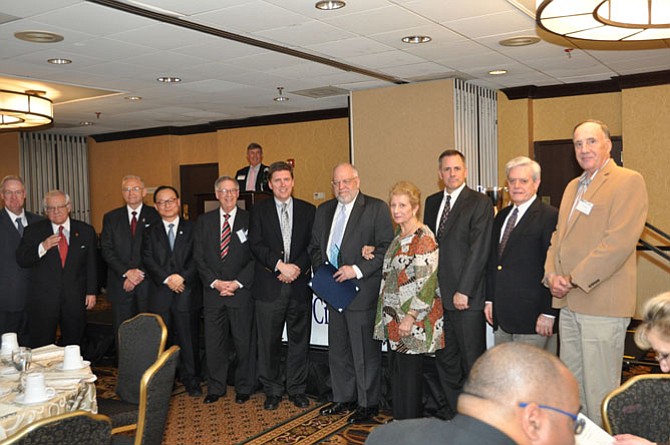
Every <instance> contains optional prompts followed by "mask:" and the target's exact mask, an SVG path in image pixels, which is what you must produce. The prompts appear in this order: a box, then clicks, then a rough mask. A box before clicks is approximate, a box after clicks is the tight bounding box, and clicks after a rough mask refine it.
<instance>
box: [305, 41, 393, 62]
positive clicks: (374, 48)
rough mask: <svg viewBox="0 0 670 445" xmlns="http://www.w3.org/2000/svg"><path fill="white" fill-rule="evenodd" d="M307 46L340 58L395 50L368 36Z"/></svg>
mask: <svg viewBox="0 0 670 445" xmlns="http://www.w3.org/2000/svg"><path fill="white" fill-rule="evenodd" d="M305 48H306V49H308V50H312V51H316V52H318V53H321V54H323V55H324V56H330V57H334V58H340V59H343V58H347V57H354V56H364V55H366V54H374V53H382V52H386V51H391V50H393V47H391V46H388V45H384V44H382V43H379V42H376V41H374V40H372V39H368V38H366V37H355V38H351V39H345V40H339V41H336V42H328V43H321V44H318V45H306V46H305Z"/></svg>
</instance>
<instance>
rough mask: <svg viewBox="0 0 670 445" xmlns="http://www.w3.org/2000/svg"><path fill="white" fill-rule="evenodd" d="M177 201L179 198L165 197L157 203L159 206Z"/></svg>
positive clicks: (169, 204)
mask: <svg viewBox="0 0 670 445" xmlns="http://www.w3.org/2000/svg"><path fill="white" fill-rule="evenodd" d="M175 202H177V198H170V199H165V200H163V201H156V205H157V206H159V207H165V206H171V205H172V204H174V203H175Z"/></svg>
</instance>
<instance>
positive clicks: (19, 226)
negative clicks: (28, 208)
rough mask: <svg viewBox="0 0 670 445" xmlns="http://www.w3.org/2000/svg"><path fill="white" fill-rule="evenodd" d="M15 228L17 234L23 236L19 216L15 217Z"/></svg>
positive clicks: (21, 222)
mask: <svg viewBox="0 0 670 445" xmlns="http://www.w3.org/2000/svg"><path fill="white" fill-rule="evenodd" d="M16 230H18V231H19V235H21V238H23V221H21V218H16Z"/></svg>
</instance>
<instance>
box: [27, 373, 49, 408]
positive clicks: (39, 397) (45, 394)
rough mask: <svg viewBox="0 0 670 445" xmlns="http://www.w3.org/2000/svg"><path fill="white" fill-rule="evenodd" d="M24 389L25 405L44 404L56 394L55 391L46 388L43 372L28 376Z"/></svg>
mask: <svg viewBox="0 0 670 445" xmlns="http://www.w3.org/2000/svg"><path fill="white" fill-rule="evenodd" d="M24 388H25V391H24V393H23V403H37V402H43V401H45V400H48V399H50V398H52V397H53V396H54V395H55V394H56V390H55V389H53V388H47V387H46V385H45V383H44V374H42V373H41V372H36V373H33V374H28V375H26V383H25V385H24Z"/></svg>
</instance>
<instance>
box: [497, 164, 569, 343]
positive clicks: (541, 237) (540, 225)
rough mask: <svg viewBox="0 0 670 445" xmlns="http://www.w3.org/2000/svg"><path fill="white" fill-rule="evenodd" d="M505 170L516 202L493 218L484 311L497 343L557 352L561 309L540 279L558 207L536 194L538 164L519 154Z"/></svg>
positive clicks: (538, 177) (512, 196) (554, 226)
mask: <svg viewBox="0 0 670 445" xmlns="http://www.w3.org/2000/svg"><path fill="white" fill-rule="evenodd" d="M505 173H506V175H507V187H508V189H509V194H510V198H511V201H512V205H510V206H508V207H506V208H504V209H503V210H501V211H500V212H499V213H498V215H497V216H496V218H495V220H494V222H493V236H492V241H491V253H490V256H489V261H488V267H487V273H486V306H485V308H484V314H485V315H486V320H487V321H488V322H489V323H490V324H491V325H492V326H493V327H494V329H496V331H495V342H496V344H500V343H507V342H511V341H514V342H521V343H529V344H532V345H534V346H537V347H539V348H543V349H546V350H547V351H549V352H552V353H554V354H556V335H554V333H555V330H556V327H557V326H558V324H557V323H554V319H555V318H556V316H557V315H558V309H553V308H552V307H551V292H550V291H549V289H547V288H546V287H544V285H543V284H542V278H543V277H544V262H545V260H546V257H547V249H548V248H549V243H550V241H551V235H552V233H553V232H554V230H555V229H556V221H557V220H558V210H557V209H555V208H554V207H552V206H550V205H547V204H545V203H543V202H542V201H541V200H540V199H538V198H537V190H538V188H539V186H540V173H541V171H540V164H538V163H537V162H535V161H533V160H531V159H529V158H527V157H525V156H519V157H517V158H514V159H512V160H511V161H509V162H508V163H507V165H505ZM503 227H504V229H503Z"/></svg>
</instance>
